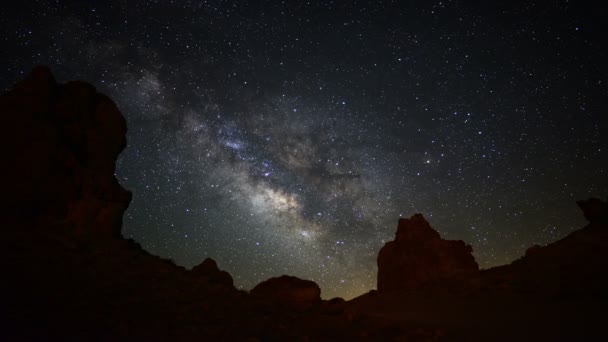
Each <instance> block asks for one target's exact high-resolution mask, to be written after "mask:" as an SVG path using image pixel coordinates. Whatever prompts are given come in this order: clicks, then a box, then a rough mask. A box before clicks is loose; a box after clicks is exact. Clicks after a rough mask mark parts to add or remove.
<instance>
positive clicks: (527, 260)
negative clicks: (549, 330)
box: [481, 198, 608, 296]
mask: <svg viewBox="0 0 608 342" xmlns="http://www.w3.org/2000/svg"><path fill="white" fill-rule="evenodd" d="M577 204H578V205H579V207H580V208H581V210H582V211H583V214H584V215H585V218H587V220H588V221H589V224H588V225H587V226H585V227H584V228H583V229H579V230H575V231H574V232H572V233H570V234H569V235H568V236H566V237H564V238H563V239H561V240H558V241H555V242H553V243H551V244H548V245H547V246H538V245H535V246H532V247H530V248H529V249H528V250H527V251H526V255H525V256H523V257H522V258H520V259H518V260H515V261H514V262H513V263H511V264H510V265H505V266H501V267H497V268H494V269H489V270H487V271H484V272H483V274H482V278H481V281H482V283H483V284H484V285H485V286H487V287H491V284H493V283H494V284H495V283H496V281H497V279H501V280H500V282H501V283H502V284H503V286H505V287H506V288H508V289H511V290H512V291H519V292H526V293H535V294H537V295H545V296H546V295H552V296H563V295H568V296H572V295H576V296H579V295H603V293H605V289H606V288H608V273H606V270H608V221H607V220H606V219H607V217H608V215H607V213H608V203H606V202H603V201H601V200H599V199H597V198H591V199H589V200H584V201H578V202H577Z"/></svg>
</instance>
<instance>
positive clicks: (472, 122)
mask: <svg viewBox="0 0 608 342" xmlns="http://www.w3.org/2000/svg"><path fill="white" fill-rule="evenodd" d="M605 14H606V13H605V10H603V9H601V8H600V7H597V6H594V5H593V4H587V3H584V2H576V3H575V2H570V1H547V2H535V1H513V2H508V3H505V4H503V3H501V4H496V3H493V4H486V3H477V4H473V2H469V1H410V2H399V1H363V2H359V1H344V2H340V1H318V2H314V1H310V2H299V1H293V2H292V1H260V2H253V1H250V2H248V1H137V2H136V1H105V2H91V3H86V4H85V3H82V2H78V1H25V2H21V3H19V4H14V5H13V6H11V7H10V8H6V9H5V10H4V11H3V14H2V15H1V16H0V18H1V21H0V27H1V29H2V32H3V34H2V38H1V39H2V46H3V48H2V51H0V61H2V63H1V65H2V66H3V69H2V74H0V85H1V86H2V88H3V89H9V88H10V87H11V86H12V84H14V82H15V81H17V80H19V79H21V78H22V77H23V76H24V75H25V74H26V73H27V72H28V71H29V70H30V69H31V68H32V67H33V66H34V65H37V64H46V65H49V66H50V67H51V69H52V70H53V72H54V73H55V75H56V76H57V78H58V79H59V81H62V82H64V81H68V80H72V79H82V80H84V81H87V82H90V83H92V84H94V85H95V86H96V87H97V88H98V90H99V91H101V92H103V93H106V94H107V95H109V96H110V97H111V98H112V99H113V100H114V101H115V102H116V103H117V105H118V107H119V108H120V109H121V111H122V113H123V115H124V116H125V117H126V119H127V122H128V127H129V132H128V136H127V138H128V146H127V148H126V149H125V151H124V152H123V153H122V155H121V156H120V159H119V161H118V163H117V177H118V179H119V181H120V182H121V183H122V184H123V186H124V187H125V188H127V189H129V190H131V191H132V192H133V193H134V197H133V202H132V203H131V205H130V207H129V209H128V211H127V212H126V213H125V217H124V225H123V235H124V236H126V237H130V238H133V239H135V240H136V241H138V242H139V243H141V244H142V246H143V247H144V248H145V249H147V250H148V251H150V252H151V253H153V254H156V255H160V256H163V257H166V258H171V259H173V260H174V261H175V262H176V263H178V264H181V265H185V266H186V267H192V266H194V265H196V264H198V263H200V262H201V261H202V260H203V259H204V258H206V257H211V258H213V259H215V260H216V261H217V262H218V265H219V267H220V268H222V269H224V270H227V271H229V272H230V273H231V275H232V276H233V278H234V279H235V284H236V285H237V286H238V287H242V288H244V289H250V288H252V287H253V286H255V284H257V283H259V282H260V281H263V280H265V279H267V278H270V277H273V276H278V275H281V274H289V275H295V276H298V277H301V278H306V279H311V280H314V281H315V282H317V283H318V284H319V285H320V287H321V289H322V296H323V297H324V298H331V297H334V296H342V297H345V298H352V297H354V296H357V295H360V294H362V293H364V292H366V291H368V290H370V289H373V288H374V287H375V282H376V266H375V262H376V256H377V253H378V251H379V249H380V248H381V247H382V245H383V244H384V242H386V241H388V240H391V239H392V238H393V234H394V232H395V230H396V226H397V219H398V218H399V217H400V216H404V217H409V216H411V215H413V214H414V213H417V212H420V213H423V214H424V215H425V216H426V217H427V219H428V220H429V222H430V223H431V225H432V226H433V227H434V228H436V229H437V230H438V231H439V232H440V233H441V234H442V236H443V237H444V238H448V239H462V240H465V241H466V242H467V243H469V244H471V245H473V249H474V252H475V256H476V259H477V261H478V263H479V264H480V266H481V267H483V268H487V267H492V266H496V265H500V264H504V263H508V262H511V261H512V260H514V259H516V258H518V257H519V256H521V255H523V254H524V252H525V250H526V249H527V248H528V247H529V246H531V245H533V244H547V243H550V242H552V241H555V240H557V239H559V238H561V237H564V236H565V235H566V234H568V233H569V232H571V231H572V230H574V229H577V228H580V227H581V226H583V225H584V219H583V217H582V215H580V214H579V212H578V209H577V208H576V205H575V203H574V200H576V199H584V198H588V197H592V196H595V197H600V198H606V195H607V194H608V181H607V179H608V177H607V176H608V162H607V161H608V139H607V138H606V136H607V135H608V127H607V113H606V112H607V109H608V101H607V100H608V87H607V84H608V79H607V64H606V62H605V61H606V60H608V56H607V54H606V48H605V42H604V39H605V38H604V37H603V36H602V32H606V24H605V22H604V21H605V20H604V18H605Z"/></svg>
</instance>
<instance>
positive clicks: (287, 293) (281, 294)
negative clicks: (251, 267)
mask: <svg viewBox="0 0 608 342" xmlns="http://www.w3.org/2000/svg"><path fill="white" fill-rule="evenodd" d="M250 293H251V295H252V296H255V297H258V298H261V299H263V300H265V301H269V302H273V303H274V304H278V305H280V306H287V307H291V308H295V309H297V310H306V309H309V308H311V307H313V306H315V305H317V304H319V303H321V289H320V288H319V285H317V284H316V283H315V282H313V281H310V280H303V279H300V278H297V277H292V276H287V275H283V276H280V277H276V278H270V279H268V280H266V281H263V282H261V283H259V284H258V285H257V286H256V287H254V288H253V290H251V292H250Z"/></svg>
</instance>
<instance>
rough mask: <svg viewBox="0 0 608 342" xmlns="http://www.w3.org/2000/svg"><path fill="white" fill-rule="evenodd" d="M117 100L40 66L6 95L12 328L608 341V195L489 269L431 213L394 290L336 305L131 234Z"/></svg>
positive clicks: (0, 336) (71, 332) (6, 330)
mask: <svg viewBox="0 0 608 342" xmlns="http://www.w3.org/2000/svg"><path fill="white" fill-rule="evenodd" d="M126 129H127V127H126V123H125V120H124V118H123V117H122V115H121V114H120V112H119V111H118V109H117V108H116V106H115V105H114V103H113V102H112V101H111V100H110V99H108V98H107V97H105V96H104V95H101V94H99V93H97V92H96V91H95V88H93V87H92V86H91V85H89V84H86V83H83V82H70V83H67V84H63V85H60V84H57V83H56V82H55V80H54V79H53V76H52V75H51V73H50V72H49V70H48V69H46V68H42V67H41V68H36V69H35V70H33V71H32V73H31V74H30V75H29V76H28V77H27V78H26V79H25V80H24V81H22V82H20V83H18V84H17V85H16V86H15V88H14V89H13V90H12V91H10V92H8V93H6V94H4V95H3V96H2V97H1V99H0V139H1V143H0V149H1V153H2V158H3V159H4V160H3V168H2V177H1V178H0V182H2V188H3V191H2V196H1V201H2V203H1V205H0V208H1V209H0V210H1V213H0V214H1V215H0V227H1V228H2V230H3V234H2V238H1V239H0V251H1V253H2V255H1V258H0V260H1V265H0V266H1V268H2V272H3V277H2V281H1V282H0V284H1V285H0V287H1V288H0V296H2V297H1V301H0V321H1V322H2V323H1V329H0V340H17V341H21V340H23V341H30V340H79V341H80V340H86V341H91V340H92V341H95V340H147V341H153V340H171V341H174V340H249V341H273V340H290V341H291V340H396V341H410V340H411V341H435V340H461V341H469V340H474V341H487V340H504V341H513V340H600V339H606V338H607V337H608V332H607V331H606V328H605V327H604V326H603V324H604V322H605V317H607V314H606V304H608V294H607V289H608V275H607V272H606V271H607V270H608V268H607V266H608V204H607V203H606V202H603V201H601V200H598V199H590V200H587V201H580V202H578V205H579V206H580V208H581V209H582V211H583V214H584V215H585V217H586V218H587V220H588V221H589V224H588V225H587V226H585V227H583V228H582V229H580V230H577V231H575V232H573V233H572V234H570V235H569V236H567V237H565V238H564V239H562V240H560V241H557V242H555V243H553V244H550V245H548V246H544V247H540V246H534V247H532V248H530V249H529V250H528V251H527V253H526V255H525V256H524V257H522V258H521V259H519V260H516V261H515V262H513V263H512V264H510V265H505V266H501V267H496V268H492V269H489V270H479V267H478V266H477V263H476V262H475V259H474V258H473V256H472V254H471V252H472V249H471V247H470V246H467V245H466V244H465V243H464V242H462V241H448V240H444V239H442V238H441V237H440V236H439V234H438V233H437V232H436V231H435V230H433V228H431V226H430V225H429V224H428V222H427V221H426V220H425V219H424V217H423V216H422V215H420V214H417V215H414V216H412V217H411V218H409V219H401V220H400V221H399V226H398V230H397V233H396V236H395V240H394V241H391V242H388V243H387V244H386V245H385V246H384V247H383V248H382V250H381V251H380V253H379V257H378V291H371V292H370V293H367V294H365V295H363V296H360V297H358V298H355V299H353V300H351V301H348V302H345V301H344V300H342V299H339V298H336V299H332V300H329V301H323V300H321V298H320V289H319V287H318V286H317V285H316V284H315V283H314V282H311V281H306V280H301V279H298V278H295V277H289V276H283V277H278V278H272V279H269V280H267V281H265V282H262V283H261V284H259V285H258V286H256V287H255V288H254V289H253V290H251V291H250V292H249V293H247V292H245V291H241V290H237V289H236V288H235V287H234V285H233V281H232V277H231V276H230V274H228V273H227V272H224V271H221V270H219V269H218V267H217V265H216V263H215V262H214V261H213V260H211V259H207V260H205V261H204V262H203V263H202V264H200V265H198V266H196V267H194V268H193V269H192V270H186V269H184V268H183V267H180V266H177V265H175V264H173V263H172V262H171V261H168V260H164V259H161V258H158V257H156V256H153V255H151V254H149V253H147V252H146V251H144V250H143V249H142V248H141V247H140V246H139V245H138V244H137V243H136V242H134V241H131V240H126V239H124V238H122V236H121V231H120V230H121V221H122V215H123V213H124V211H125V210H126V209H127V207H128V205H129V202H130V199H131V194H130V193H129V192H128V191H127V190H125V189H123V188H122V187H121V186H120V184H119V183H118V182H117V180H116V178H115V177H114V168H115V161H116V158H117V157H118V154H119V153H120V152H121V151H122V149H123V148H124V147H125V145H126V139H125V135H126Z"/></svg>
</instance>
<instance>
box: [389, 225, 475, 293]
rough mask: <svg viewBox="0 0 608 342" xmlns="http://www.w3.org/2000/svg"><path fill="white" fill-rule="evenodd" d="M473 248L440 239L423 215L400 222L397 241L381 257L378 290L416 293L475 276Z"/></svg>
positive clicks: (396, 235) (457, 242) (391, 243)
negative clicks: (446, 281) (436, 285)
mask: <svg viewBox="0 0 608 342" xmlns="http://www.w3.org/2000/svg"><path fill="white" fill-rule="evenodd" d="M472 251H473V249H472V248H471V246H469V245H466V244H465V243H464V242H463V241H450V240H444V239H442V238H441V236H440V235H439V233H438V232H437V231H435V230H434V229H433V228H432V227H431V226H430V225H429V223H428V222H427V221H426V220H425V219H424V217H423V216H422V215H421V214H416V215H414V216H412V217H411V218H409V219H403V218H402V219H400V220H399V226H398V228H397V233H396V234H395V240H394V241H389V242H387V243H386V244H385V245H384V247H382V249H381V250H380V253H379V254H378V291H379V292H386V291H407V290H416V289H420V288H423V287H426V286H429V285H432V284H435V283H437V282H439V281H442V280H448V279H450V278H454V277H462V276H467V275H471V274H475V273H476V272H478V271H479V266H478V265H477V263H476V262H475V258H474V257H473V255H472V254H471V253H472Z"/></svg>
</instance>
